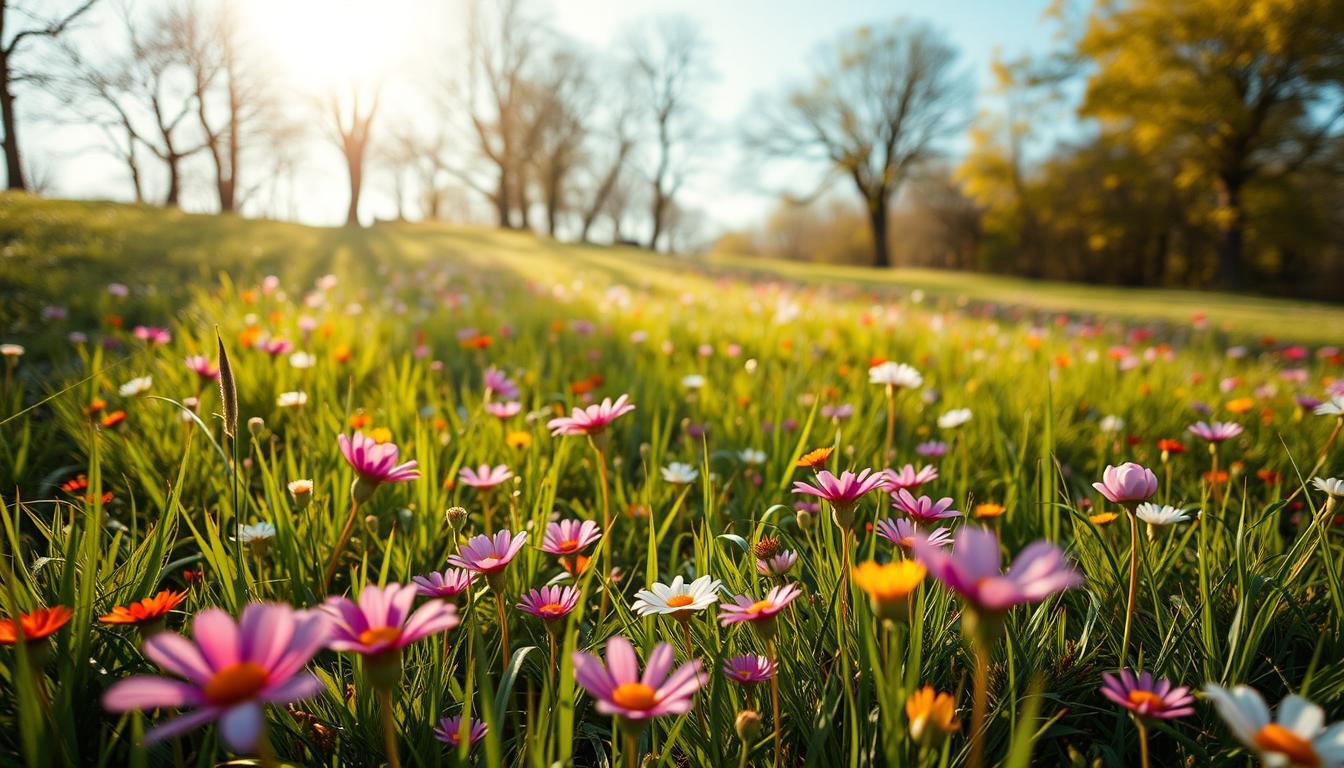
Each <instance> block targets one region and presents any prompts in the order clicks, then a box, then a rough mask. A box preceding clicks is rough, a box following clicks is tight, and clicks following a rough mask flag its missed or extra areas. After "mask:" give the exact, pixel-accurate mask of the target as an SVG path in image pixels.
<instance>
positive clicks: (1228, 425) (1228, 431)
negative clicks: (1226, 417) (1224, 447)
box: [1188, 421, 1245, 443]
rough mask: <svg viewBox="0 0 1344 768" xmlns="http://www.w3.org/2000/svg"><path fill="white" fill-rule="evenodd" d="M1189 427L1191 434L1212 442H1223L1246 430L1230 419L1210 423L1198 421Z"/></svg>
mask: <svg viewBox="0 0 1344 768" xmlns="http://www.w3.org/2000/svg"><path fill="white" fill-rule="evenodd" d="M1188 429H1189V432H1190V434H1192V435H1194V436H1195V437H1198V438H1200V439H1202V440H1207V441H1209V442H1210V443H1221V442H1223V441H1224V440H1228V439H1231V438H1233V437H1236V436H1237V435H1240V434H1241V433H1242V432H1244V431H1245V430H1243V429H1242V428H1241V425H1240V424H1236V423H1233V422H1230V421H1211V422H1209V423H1208V424H1205V423H1204V422H1202V421H1197V422H1195V423H1194V424H1191V425H1190V426H1189V428H1188Z"/></svg>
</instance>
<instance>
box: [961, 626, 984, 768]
mask: <svg viewBox="0 0 1344 768" xmlns="http://www.w3.org/2000/svg"><path fill="white" fill-rule="evenodd" d="M973 696H974V698H973V699H972V700H971V756H970V759H969V760H968V761H967V763H966V765H967V766H969V768H982V766H983V765H984V764H985V734H984V731H985V714H986V710H988V708H989V649H988V648H986V647H985V644H984V642H983V641H976V643H975V688H974V694H973Z"/></svg>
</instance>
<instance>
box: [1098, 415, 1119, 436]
mask: <svg viewBox="0 0 1344 768" xmlns="http://www.w3.org/2000/svg"><path fill="white" fill-rule="evenodd" d="M1124 428H1125V420H1124V419H1122V418H1120V417H1119V416H1107V417H1106V418H1104V419H1102V420H1101V431H1102V432H1106V433H1109V434H1114V433H1116V432H1119V431H1120V430H1122V429H1124Z"/></svg>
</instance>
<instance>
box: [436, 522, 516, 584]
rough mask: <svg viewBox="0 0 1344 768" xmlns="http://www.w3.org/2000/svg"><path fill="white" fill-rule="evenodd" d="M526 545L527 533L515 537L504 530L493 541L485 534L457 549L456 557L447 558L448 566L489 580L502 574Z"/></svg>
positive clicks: (473, 538) (497, 533)
mask: <svg viewBox="0 0 1344 768" xmlns="http://www.w3.org/2000/svg"><path fill="white" fill-rule="evenodd" d="M526 543H527V531H523V532H522V533H520V534H518V535H517V536H514V535H513V534H512V533H510V532H509V531H506V530H505V531H496V532H495V537H494V538H493V539H491V538H490V537H489V536H486V535H485V534H481V535H479V536H473V537H472V538H471V540H469V541H468V542H467V543H466V544H463V545H462V546H460V547H458V550H457V554H456V555H449V556H448V564H449V565H452V566H455V567H457V568H464V569H466V570H468V571H471V572H472V573H480V574H483V575H484V576H485V577H486V578H491V577H493V576H495V575H497V574H500V573H502V572H503V571H504V568H505V567H507V566H508V564H509V562H510V561H511V560H513V558H514V556H515V555H517V554H518V552H519V551H521V550H522V548H523V545H524V544H526Z"/></svg>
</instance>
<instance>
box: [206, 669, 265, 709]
mask: <svg viewBox="0 0 1344 768" xmlns="http://www.w3.org/2000/svg"><path fill="white" fill-rule="evenodd" d="M266 677H267V672H266V669H265V668H264V667H262V666H261V665H260V664H258V663H256V662H255V661H241V662H238V663H237V664H230V665H229V666H227V667H225V668H223V669H221V670H219V671H218V672H216V673H215V675H214V677H212V678H210V679H209V680H208V681H206V683H205V690H204V693H205V698H206V701H209V702H210V703H211V704H212V705H213V706H217V707H228V706H232V705H233V704H237V703H238V702H240V701H247V700H248V699H250V698H252V697H253V696H255V695H256V694H257V692H258V691H260V690H261V689H262V688H265V687H266Z"/></svg>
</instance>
